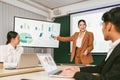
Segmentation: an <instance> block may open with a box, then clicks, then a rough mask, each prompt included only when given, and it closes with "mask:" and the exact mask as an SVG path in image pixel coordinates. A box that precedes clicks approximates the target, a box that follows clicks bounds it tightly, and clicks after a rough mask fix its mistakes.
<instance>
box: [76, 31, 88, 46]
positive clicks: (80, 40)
mask: <svg viewBox="0 0 120 80" xmlns="http://www.w3.org/2000/svg"><path fill="white" fill-rule="evenodd" d="M85 33H86V31H85V32H84V34H83V36H82V37H79V35H80V34H79V35H78V38H77V40H76V47H78V48H80V47H81V45H82V40H83V37H84V35H85Z"/></svg>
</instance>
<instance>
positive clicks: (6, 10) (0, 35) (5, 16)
mask: <svg viewBox="0 0 120 80" xmlns="http://www.w3.org/2000/svg"><path fill="white" fill-rule="evenodd" d="M14 16H19V17H26V18H33V19H39V20H46V19H47V18H46V17H44V16H41V15H38V14H35V13H33V12H30V11H27V10H24V9H21V8H18V7H15V6H13V5H10V4H7V3H4V2H1V1H0V45H3V44H5V43H6V35H7V32H8V31H11V30H13V26H14ZM25 52H51V53H52V49H50V48H44V49H42V48H25Z"/></svg>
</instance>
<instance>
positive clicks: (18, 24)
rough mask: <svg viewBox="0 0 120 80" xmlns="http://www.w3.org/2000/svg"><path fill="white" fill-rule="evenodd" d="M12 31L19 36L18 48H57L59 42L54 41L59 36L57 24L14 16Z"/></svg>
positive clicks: (58, 25)
mask: <svg viewBox="0 0 120 80" xmlns="http://www.w3.org/2000/svg"><path fill="white" fill-rule="evenodd" d="M14 31H16V32H18V33H19V35H20V46H29V47H53V48H58V47H59V41H57V40H54V36H59V34H60V24H59V23H53V22H47V21H41V20H35V19H28V18H23V17H16V16H15V17H14Z"/></svg>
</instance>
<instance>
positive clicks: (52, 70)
mask: <svg viewBox="0 0 120 80" xmlns="http://www.w3.org/2000/svg"><path fill="white" fill-rule="evenodd" d="M38 58H39V60H40V63H41V65H42V66H43V68H44V70H45V72H46V73H47V74H48V75H49V76H52V77H66V78H71V77H67V76H61V75H59V74H60V73H61V72H62V70H60V69H58V68H57V66H56V63H55V61H54V60H53V58H52V56H51V54H50V53H39V55H38Z"/></svg>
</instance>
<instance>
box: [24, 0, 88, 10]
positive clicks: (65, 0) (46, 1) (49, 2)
mask: <svg viewBox="0 0 120 80" xmlns="http://www.w3.org/2000/svg"><path fill="white" fill-rule="evenodd" d="M24 1H25V0H24ZM29 1H31V2H34V3H36V4H39V5H42V6H44V7H46V8H49V9H55V8H59V7H63V6H68V5H72V4H75V3H80V2H85V1H89V0H29Z"/></svg>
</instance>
